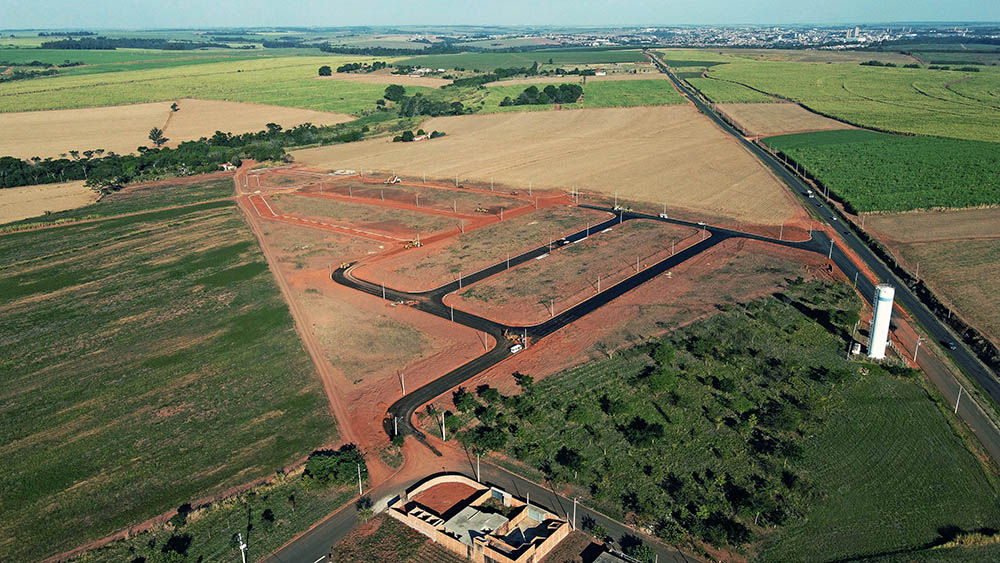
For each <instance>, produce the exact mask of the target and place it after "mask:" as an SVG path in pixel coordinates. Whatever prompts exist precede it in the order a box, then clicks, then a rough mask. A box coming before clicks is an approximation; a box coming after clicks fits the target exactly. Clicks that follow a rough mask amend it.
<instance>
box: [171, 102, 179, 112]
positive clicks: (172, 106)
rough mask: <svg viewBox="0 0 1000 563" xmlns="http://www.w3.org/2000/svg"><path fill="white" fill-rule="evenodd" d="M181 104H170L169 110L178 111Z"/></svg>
mask: <svg viewBox="0 0 1000 563" xmlns="http://www.w3.org/2000/svg"><path fill="white" fill-rule="evenodd" d="M180 109H181V106H179V105H177V102H174V103H172V104H170V111H180Z"/></svg>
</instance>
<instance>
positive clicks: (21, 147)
mask: <svg viewBox="0 0 1000 563" xmlns="http://www.w3.org/2000/svg"><path fill="white" fill-rule="evenodd" d="M171 103H172V102H157V103H149V104H136V105H130V106H116V107H106V108H84V109H68V110H52V111H30V112H17V113H0V131H3V135H2V136H0V156H7V155H9V156H15V157H17V158H31V157H33V156H39V157H42V158H45V157H52V158H58V157H59V155H60V154H63V153H67V154H68V153H69V151H70V150H77V151H81V152H82V151H85V150H93V149H104V150H105V151H114V152H116V153H119V154H127V153H131V152H135V150H136V147H138V146H140V145H149V144H150V141H149V138H148V135H149V130H150V129H152V128H153V127H160V128H162V129H164V131H165V135H166V136H167V137H168V138H169V139H170V143H169V145H171V146H174V145H176V144H177V143H179V142H181V141H188V140H192V139H197V138H199V137H203V136H204V137H210V136H211V135H212V134H213V133H214V132H215V131H216V130H222V131H227V132H232V133H246V132H248V131H259V130H262V129H264V125H265V124H267V123H271V122H273V123H277V124H279V125H281V126H283V127H292V126H295V125H299V124H301V123H305V122H307V121H308V122H311V123H313V124H314V125H332V124H334V123H341V122H344V121H349V120H351V119H354V118H353V117H351V116H346V115H343V114H339V113H327V112H320V111H313V110H304V109H297V108H286V107H280V106H268V105H262V104H245V103H240V102H221V101H209V100H178V101H177V104H178V105H179V106H180V111H177V112H171V111H170V104H171ZM168 119H169V121H168Z"/></svg>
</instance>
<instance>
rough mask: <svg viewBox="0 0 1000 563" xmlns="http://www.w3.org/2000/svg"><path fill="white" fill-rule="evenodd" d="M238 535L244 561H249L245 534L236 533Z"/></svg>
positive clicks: (244, 562) (245, 562)
mask: <svg viewBox="0 0 1000 563" xmlns="http://www.w3.org/2000/svg"><path fill="white" fill-rule="evenodd" d="M236 537H237V539H238V540H239V542H240V557H242V558H243V563H247V544H246V543H245V542H244V541H243V534H236Z"/></svg>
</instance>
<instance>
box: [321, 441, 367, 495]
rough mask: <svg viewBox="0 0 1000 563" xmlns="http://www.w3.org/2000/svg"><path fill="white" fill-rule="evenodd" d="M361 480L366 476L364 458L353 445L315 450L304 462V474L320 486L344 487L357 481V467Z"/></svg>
mask: <svg viewBox="0 0 1000 563" xmlns="http://www.w3.org/2000/svg"><path fill="white" fill-rule="evenodd" d="M359 464H360V466H361V476H362V478H364V477H366V476H367V475H368V467H367V466H366V465H365V458H364V456H363V455H362V454H361V451H360V450H358V447H357V446H355V445H354V444H344V445H343V446H341V447H340V449H338V450H317V451H315V452H313V453H312V455H310V456H309V460H308V461H306V471H305V474H306V475H307V476H309V477H310V479H312V481H313V482H315V483H317V484H319V485H321V486H324V487H325V486H336V485H344V484H347V483H351V482H353V481H354V480H355V479H357V475H358V473H357V472H358V465H359Z"/></svg>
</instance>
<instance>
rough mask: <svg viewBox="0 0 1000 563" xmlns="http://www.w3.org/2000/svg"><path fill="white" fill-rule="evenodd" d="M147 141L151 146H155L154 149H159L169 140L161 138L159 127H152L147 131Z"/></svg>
mask: <svg viewBox="0 0 1000 563" xmlns="http://www.w3.org/2000/svg"><path fill="white" fill-rule="evenodd" d="M149 140H150V141H153V144H154V145H155V146H156V148H160V147H162V146H163V145H164V144H166V142H167V141H169V140H170V139H168V138H166V137H164V136H163V129H160V128H159V127H153V128H152V129H150V130H149Z"/></svg>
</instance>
